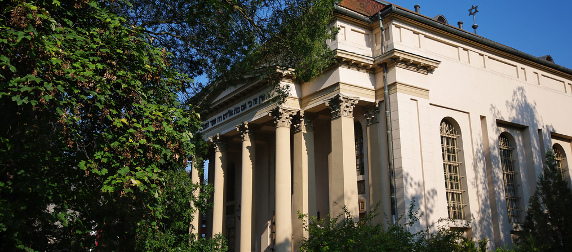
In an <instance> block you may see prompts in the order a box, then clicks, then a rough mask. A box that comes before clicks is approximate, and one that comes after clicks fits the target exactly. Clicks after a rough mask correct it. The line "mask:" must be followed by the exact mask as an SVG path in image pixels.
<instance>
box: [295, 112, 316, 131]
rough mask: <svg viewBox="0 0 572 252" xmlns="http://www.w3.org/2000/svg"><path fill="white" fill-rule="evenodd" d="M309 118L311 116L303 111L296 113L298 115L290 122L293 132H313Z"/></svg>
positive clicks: (311, 121) (312, 124) (312, 125)
mask: <svg viewBox="0 0 572 252" xmlns="http://www.w3.org/2000/svg"><path fill="white" fill-rule="evenodd" d="M311 118H312V116H310V115H308V114H305V113H304V111H300V112H298V115H297V116H296V117H294V121H293V122H292V124H293V126H294V132H295V133H299V132H313V131H314V122H313V120H312V119H311Z"/></svg>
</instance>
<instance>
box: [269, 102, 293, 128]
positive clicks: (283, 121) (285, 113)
mask: <svg viewBox="0 0 572 252" xmlns="http://www.w3.org/2000/svg"><path fill="white" fill-rule="evenodd" d="M295 114H296V110H294V109H290V108H284V107H277V108H275V109H273V110H272V111H271V112H270V115H271V116H272V117H274V123H276V128H279V127H287V128H290V125H292V117H293V116H294V115H295Z"/></svg>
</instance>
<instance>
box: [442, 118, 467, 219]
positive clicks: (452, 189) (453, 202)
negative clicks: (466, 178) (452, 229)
mask: <svg viewBox="0 0 572 252" xmlns="http://www.w3.org/2000/svg"><path fill="white" fill-rule="evenodd" d="M458 137H459V135H458V134H457V131H456V130H455V128H454V127H453V125H452V124H450V123H449V122H447V121H442V122H441V153H442V155H443V170H444V175H445V189H446V193H447V209H448V212H449V218H451V219H465V214H464V211H463V209H464V207H465V204H464V200H463V192H464V191H463V184H462V180H463V177H462V175H461V162H460V161H459V151H460V149H459V148H458V145H457V139H458Z"/></svg>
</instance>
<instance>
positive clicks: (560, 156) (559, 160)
mask: <svg viewBox="0 0 572 252" xmlns="http://www.w3.org/2000/svg"><path fill="white" fill-rule="evenodd" d="M553 149H554V161H555V163H556V169H558V171H559V172H560V174H562V176H563V177H564V174H565V173H564V172H565V171H566V169H565V168H564V157H565V155H564V152H563V151H562V150H561V149H560V148H558V146H557V145H555V146H554V148H553Z"/></svg>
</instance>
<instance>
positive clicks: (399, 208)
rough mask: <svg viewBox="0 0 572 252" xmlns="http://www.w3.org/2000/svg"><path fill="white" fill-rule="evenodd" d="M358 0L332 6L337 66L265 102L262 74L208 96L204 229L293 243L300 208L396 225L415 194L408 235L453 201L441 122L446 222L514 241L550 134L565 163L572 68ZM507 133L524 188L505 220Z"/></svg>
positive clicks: (233, 238)
mask: <svg viewBox="0 0 572 252" xmlns="http://www.w3.org/2000/svg"><path fill="white" fill-rule="evenodd" d="M354 1H357V0H352V1H342V2H341V3H340V4H339V6H338V7H337V8H336V13H335V19H334V21H333V24H332V25H334V26H336V27H338V28H339V32H338V35H337V39H336V40H333V41H329V42H328V43H329V45H330V46H331V48H332V49H334V50H336V53H337V59H338V64H336V65H334V66H332V67H331V68H330V69H328V70H327V71H325V72H324V73H323V74H322V75H321V76H319V77H317V78H315V79H314V80H312V81H310V82H307V83H303V84H298V83H294V82H292V81H291V80H289V79H288V77H287V76H285V77H284V79H283V81H281V83H280V85H282V86H286V87H289V95H288V98H287V99H286V101H285V102H284V103H282V104H279V105H278V104H276V103H272V102H271V99H269V94H270V91H271V87H267V86H265V85H262V84H261V83H248V84H242V85H237V86H236V87H232V88H231V89H229V90H226V91H224V92H222V93H220V94H219V95H218V96H213V97H211V98H210V99H211V101H212V107H213V112H212V113H211V114H210V115H209V117H208V119H206V121H205V125H204V127H203V134H204V135H205V136H207V137H210V140H211V142H212V143H213V146H214V149H213V151H212V154H211V156H210V160H211V161H210V162H209V167H208V169H209V172H208V174H209V178H208V180H209V183H213V184H214V188H215V192H214V197H213V200H214V208H213V210H212V211H211V212H209V213H208V218H207V219H206V220H207V223H206V225H207V227H208V228H207V233H208V235H212V234H213V233H222V234H224V235H225V236H226V237H227V239H229V247H230V248H231V250H234V251H272V250H273V249H276V250H277V251H292V250H294V251H297V250H299V242H300V241H301V239H302V238H303V237H307V235H308V234H307V233H306V232H305V231H304V230H303V229H302V223H301V221H300V220H299V219H298V218H297V213H298V212H300V213H302V214H308V215H310V216H316V217H319V218H326V217H327V215H328V214H331V215H334V216H335V215H338V214H340V213H342V209H341V207H342V206H346V207H347V209H348V211H349V212H350V213H351V215H352V217H353V218H354V219H356V220H357V219H358V218H359V217H360V215H361V214H363V213H366V212H369V211H372V209H373V208H374V207H375V205H376V204H377V203H380V207H379V210H378V211H380V213H381V215H380V216H384V217H380V218H379V219H378V221H381V222H386V221H389V222H392V221H393V219H394V217H395V216H404V215H405V213H406V210H407V209H408V208H409V206H410V205H411V204H415V208H416V209H418V210H419V212H420V213H421V214H422V218H421V219H420V221H419V222H418V223H417V224H416V225H415V226H414V227H413V230H412V231H417V230H421V229H425V228H427V227H429V228H430V229H435V228H436V226H435V224H436V223H440V224H443V222H439V220H440V219H443V218H448V217H449V210H450V209H449V208H450V202H449V200H448V198H447V195H448V193H447V192H448V190H449V189H448V188H446V184H447V183H448V182H446V178H445V176H444V165H443V162H444V161H443V150H442V136H441V134H440V124H441V123H442V122H443V121H446V122H448V123H450V124H451V125H453V127H454V128H455V129H456V132H457V138H456V139H457V146H458V148H457V149H456V150H457V155H458V162H457V163H456V164H455V165H458V167H459V179H460V186H461V188H460V191H459V194H461V195H462V198H463V200H462V201H463V202H462V203H463V205H464V207H462V209H461V211H462V212H463V218H462V219H457V220H455V221H449V222H445V225H449V226H450V227H453V228H460V229H463V230H465V232H466V234H467V235H468V236H470V237H472V238H474V239H475V240H478V239H482V238H487V239H489V246H490V247H491V248H494V247H499V246H503V245H504V244H511V243H512V238H511V235H512V234H514V233H515V232H518V227H519V223H522V222H523V221H524V215H525V209H526V206H527V205H528V199H529V197H530V196H531V195H532V194H533V193H534V189H535V186H536V179H537V177H538V175H539V174H540V173H541V172H542V166H543V159H544V155H545V151H546V149H547V148H551V147H553V146H554V145H555V144H558V146H559V148H561V149H562V152H563V153H564V154H565V155H564V166H566V167H567V164H569V163H570V162H571V161H569V160H570V157H571V156H572V145H571V143H572V127H570V125H572V116H571V114H570V112H566V111H568V110H567V109H566V108H570V107H572V70H569V69H565V68H562V67H556V65H555V64H553V63H550V62H546V63H545V62H542V61H541V60H533V59H532V56H530V55H528V56H527V55H524V54H523V53H514V51H513V50H510V48H508V47H504V46H502V45H501V46H491V45H490V43H489V42H490V41H489V42H486V41H485V40H486V39H485V38H482V37H479V36H477V35H474V34H471V33H470V32H468V31H464V30H461V29H458V28H456V27H452V26H449V25H447V24H443V23H440V22H437V21H436V20H432V19H431V18H428V17H425V16H423V15H421V14H419V13H415V12H413V11H410V10H407V9H404V8H402V7H399V6H394V5H390V4H387V3H384V4H380V3H377V2H375V1H373V0H371V1H370V0H361V1H357V2H359V3H362V4H371V5H372V6H374V7H375V6H377V7H376V8H377V9H375V10H374V12H373V13H374V14H371V13H369V14H368V13H364V12H363V11H360V10H356V9H352V8H350V7H348V6H352V5H351V4H348V2H354ZM344 6H346V7H344ZM378 12H381V13H382V18H381V19H382V20H381V22H379V18H377V19H376V16H377V15H378V14H377V13H378ZM380 24H381V26H382V27H383V29H381V28H380ZM443 27H447V28H443ZM451 30H456V32H451ZM459 34H461V35H459ZM483 41H484V42H483ZM507 48H508V49H507ZM523 55H524V56H523ZM384 66H385V69H386V70H385V71H384ZM384 73H385V78H384ZM384 84H385V85H386V86H387V87H386V88H384ZM385 90H386V91H387V95H385V93H384V91H385ZM388 104H389V113H387V115H389V116H387V115H386V112H385V111H386V106H388ZM389 118H390V121H389V123H388V122H387V120H388V119H389ZM388 126H389V127H390V132H391V134H387V131H388V130H387V128H388ZM356 132H361V134H359V133H356ZM501 135H505V136H508V138H510V139H511V140H510V141H511V143H512V145H511V148H512V161H513V162H512V164H513V166H514V169H515V171H516V173H515V181H516V183H517V185H518V186H517V187H516V189H515V192H516V195H517V197H516V201H515V202H517V205H518V206H517V207H518V211H519V212H520V215H519V217H518V218H517V219H518V220H517V221H513V223H511V222H510V221H509V218H508V212H507V211H508V210H507V199H508V198H507V195H505V193H506V192H507V190H506V188H505V187H506V185H505V183H504V181H505V180H504V178H505V176H506V174H505V172H503V169H505V168H504V166H503V160H502V156H501V150H500V148H499V137H500V136H501ZM388 136H391V139H390V140H391V141H388ZM356 137H357V138H356ZM356 139H357V141H356ZM360 143H361V146H360ZM356 146H358V147H356ZM388 148H391V151H390V149H388ZM360 153H363V155H361V156H360ZM360 162H361V166H360ZM390 163H391V164H392V165H390ZM360 167H362V168H363V170H362V171H360ZM391 168H393V169H391ZM565 172H566V176H567V178H570V177H571V176H570V175H571V174H570V169H565Z"/></svg>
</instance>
